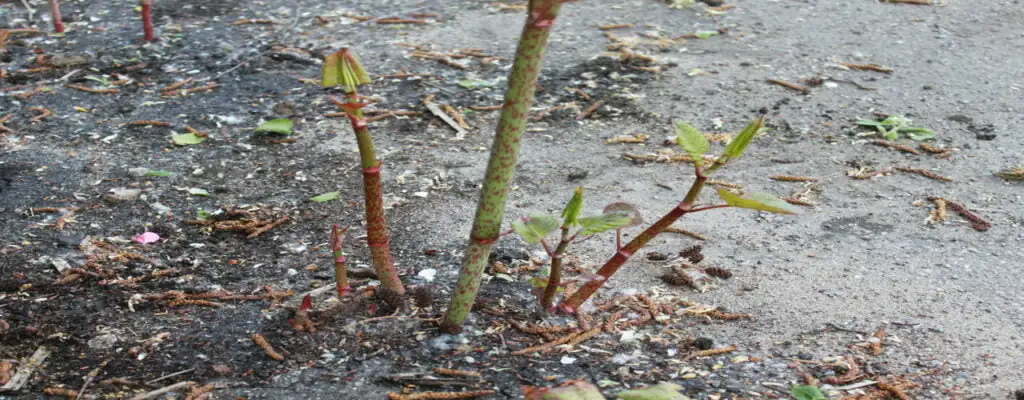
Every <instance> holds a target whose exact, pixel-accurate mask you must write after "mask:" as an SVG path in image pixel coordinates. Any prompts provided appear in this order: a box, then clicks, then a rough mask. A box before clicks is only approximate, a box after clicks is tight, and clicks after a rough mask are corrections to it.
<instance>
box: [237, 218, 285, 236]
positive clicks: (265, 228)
mask: <svg viewBox="0 0 1024 400" xmlns="http://www.w3.org/2000/svg"><path fill="white" fill-rule="evenodd" d="M285 222H288V216H287V215H285V216H283V217H281V218H278V219H276V220H274V221H273V222H271V223H269V224H266V225H263V226H261V227H259V228H256V230H254V231H253V232H252V233H250V234H249V236H246V239H253V238H255V237H258V236H259V235H262V234H264V233H266V232H267V231H269V230H271V229H274V228H275V227H277V226H278V225H281V224H283V223H285Z"/></svg>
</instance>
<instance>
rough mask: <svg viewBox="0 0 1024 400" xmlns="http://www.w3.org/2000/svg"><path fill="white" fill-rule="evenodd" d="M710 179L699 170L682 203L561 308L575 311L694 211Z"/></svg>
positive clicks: (628, 246) (648, 229) (645, 232)
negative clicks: (665, 232)
mask: <svg viewBox="0 0 1024 400" xmlns="http://www.w3.org/2000/svg"><path fill="white" fill-rule="evenodd" d="M707 180H708V177H707V176H705V175H704V174H702V173H700V171H699V170H698V171H697V179H696V180H695V181H694V182H693V186H691V187H690V191H689V192H687V193H686V197H685V198H684V199H683V201H682V202H681V203H679V204H678V205H676V206H675V208H673V209H672V210H671V211H669V212H668V214H665V215H664V216H663V217H661V219H659V220H658V221H657V222H655V223H654V224H653V225H651V226H649V227H648V228H647V229H645V230H644V231H643V232H640V234H639V235H637V236H636V237H635V238H633V240H630V241H629V243H627V244H626V245H625V246H624V247H622V248H621V249H619V251H617V252H616V253H615V255H614V256H612V258H610V259H608V261H607V262H605V263H604V265H603V266H601V269H599V270H598V271H597V274H598V275H600V276H601V277H602V278H604V279H592V280H589V281H587V283H585V284H584V285H583V287H581V288H580V289H579V290H577V291H576V293H573V294H572V296H570V297H569V299H567V300H565V301H563V302H562V304H561V305H559V308H560V309H561V310H562V311H565V312H569V313H573V312H576V310H577V309H579V307H580V305H581V304H583V303H584V302H586V301H587V299H589V298H590V296H592V295H593V294H594V292H595V291H597V289H600V288H601V286H602V285H604V283H605V282H607V281H608V279H610V278H611V277H612V275H614V274H615V272H616V271H618V270H619V268H621V267H622V266H623V265H625V264H626V261H629V257H631V256H632V255H633V254H634V253H636V252H637V251H639V250H640V249H641V248H643V247H644V246H645V245H647V243H648V242H650V241H651V240H653V239H654V238H655V237H657V236H658V235H659V234H661V232H664V231H665V228H668V227H670V226H672V224H673V223H675V222H676V220H678V219H679V218H681V217H682V216H684V215H686V214H689V213H691V212H693V204H694V203H695V202H696V201H697V198H698V197H699V196H700V192H701V190H702V189H703V188H704V182H706V181H707Z"/></svg>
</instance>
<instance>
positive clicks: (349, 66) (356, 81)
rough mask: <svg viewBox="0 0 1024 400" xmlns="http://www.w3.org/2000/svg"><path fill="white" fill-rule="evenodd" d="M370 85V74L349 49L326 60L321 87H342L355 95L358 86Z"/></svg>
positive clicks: (342, 50)
mask: <svg viewBox="0 0 1024 400" xmlns="http://www.w3.org/2000/svg"><path fill="white" fill-rule="evenodd" d="M368 83H370V74H367V73H366V70H365V69H363V65H362V64H360V63H359V59H358V58H356V55H355V53H353V52H351V51H350V50H349V49H348V48H344V49H341V50H340V51H338V52H336V53H334V54H331V55H329V56H327V58H325V59H324V68H323V74H322V77H321V85H322V86H323V87H331V86H335V85H342V86H344V87H345V92H346V93H354V92H355V91H356V86H357V85H365V84H368Z"/></svg>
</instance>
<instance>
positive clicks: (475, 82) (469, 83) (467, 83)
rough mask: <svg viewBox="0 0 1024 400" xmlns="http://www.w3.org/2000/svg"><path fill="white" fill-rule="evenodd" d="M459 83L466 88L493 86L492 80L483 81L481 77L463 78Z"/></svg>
mask: <svg viewBox="0 0 1024 400" xmlns="http://www.w3.org/2000/svg"><path fill="white" fill-rule="evenodd" d="M458 84H459V86H462V87H464V88H466V89H469V90H473V89H479V88H483V87H491V83H490V82H487V81H483V80H480V79H472V78H470V79H463V80H461V81H459V82H458Z"/></svg>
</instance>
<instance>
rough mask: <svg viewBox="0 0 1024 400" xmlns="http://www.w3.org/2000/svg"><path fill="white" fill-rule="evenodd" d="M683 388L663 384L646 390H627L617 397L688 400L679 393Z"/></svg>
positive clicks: (622, 399)
mask: <svg viewBox="0 0 1024 400" xmlns="http://www.w3.org/2000/svg"><path fill="white" fill-rule="evenodd" d="M682 389H683V387H682V386H680V385H677V384H674V383H669V382H662V383H659V384H657V385H654V386H648V387H645V388H640V389H634V390H626V391H622V392H619V394H618V395H617V396H616V397H617V398H619V399H621V400H688V399H689V398H688V397H686V396H684V395H683V394H682V393H679V391H680V390H682Z"/></svg>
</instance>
